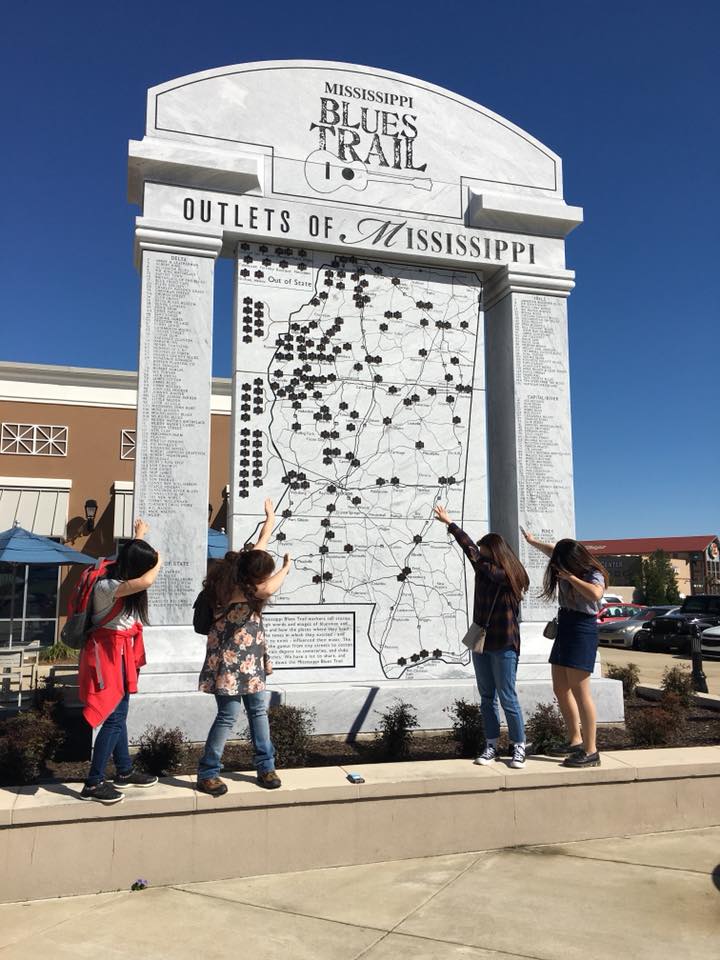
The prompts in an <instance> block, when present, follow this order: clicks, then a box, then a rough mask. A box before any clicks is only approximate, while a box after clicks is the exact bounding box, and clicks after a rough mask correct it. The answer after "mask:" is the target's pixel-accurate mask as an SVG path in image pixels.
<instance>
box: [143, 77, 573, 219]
mask: <svg viewBox="0 0 720 960" xmlns="http://www.w3.org/2000/svg"><path fill="white" fill-rule="evenodd" d="M146 132H147V137H146V145H147V144H148V141H150V142H151V143H152V142H155V143H157V141H158V140H161V141H165V142H166V143H167V141H175V142H176V143H177V142H178V141H180V142H182V143H183V144H185V145H186V146H190V145H191V146H192V149H194V150H196V151H198V152H199V154H198V155H203V156H208V155H209V153H215V154H216V155H217V156H220V157H224V158H225V160H226V163H225V166H228V165H230V166H231V165H232V162H233V161H231V160H230V159H229V155H234V156H235V158H236V159H235V161H234V162H236V163H238V162H239V159H240V157H243V158H253V157H255V158H256V160H257V161H258V163H259V165H260V167H261V169H262V174H261V177H260V181H259V182H260V183H261V186H260V190H261V192H262V193H263V194H264V195H266V196H269V195H276V196H286V197H288V198H291V197H294V198H298V199H303V200H312V201H317V200H321V201H322V200H326V201H332V203H333V204H350V205H353V206H358V205H360V206H363V207H380V208H393V209H404V210H408V211H415V212H417V213H419V214H422V215H426V216H435V217H441V218H452V219H455V218H458V219H460V218H462V217H463V216H464V215H465V211H466V210H467V207H468V203H469V202H471V201H472V197H473V196H479V195H482V194H486V195H487V194H493V195H497V194H504V195H506V196H507V195H515V196H516V197H518V198H520V197H524V198H527V199H528V200H529V201H530V203H531V204H532V202H550V203H551V204H552V202H553V201H555V202H557V201H560V202H561V203H562V166H561V161H560V158H559V157H558V156H557V155H556V154H555V153H553V151H551V150H549V149H548V148H547V147H546V146H544V145H543V144H542V143H540V142H539V141H538V140H537V139H535V138H534V137H532V136H530V135H529V134H528V133H526V132H525V131H524V130H522V129H520V128H519V127H517V126H516V125H515V124H513V123H511V122H510V121H509V120H506V119H505V118H503V117H500V116H498V115H497V114H495V113H493V112H492V111H490V110H488V109H486V108H485V107H483V106H481V105H480V104H477V103H474V102H472V101H471V100H468V99H467V98H465V97H462V96H460V95H459V94H456V93H454V92H452V91H450V90H446V89H444V88H442V87H439V86H436V85H434V84H431V83H428V82H426V81H424V80H420V79H417V78H415V77H409V76H405V75H403V74H399V73H394V72H391V71H388V70H380V69H376V68H373V67H367V66H360V65H356V64H346V63H334V62H330V61H312V60H310V61H305V60H280V61H261V62H257V63H245V64H236V65H233V66H227V67H221V68H217V69H213V70H206V71H203V72H200V73H195V74H190V75H188V76H185V77H179V78H177V79H174V80H170V81H168V82H166V83H162V84H159V85H158V86H155V87H152V88H150V90H149V91H148V107H147V131H146ZM168 147H170V145H169V144H168ZM178 149H181V148H180V146H179V144H178ZM140 152H143V151H140ZM182 162H183V163H185V162H186V161H185V160H183V161H182ZM209 165H210V166H214V165H216V164H212V163H211V164H209ZM238 169H239V168H238Z"/></svg>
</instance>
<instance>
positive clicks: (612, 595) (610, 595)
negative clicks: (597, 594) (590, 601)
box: [602, 593, 625, 603]
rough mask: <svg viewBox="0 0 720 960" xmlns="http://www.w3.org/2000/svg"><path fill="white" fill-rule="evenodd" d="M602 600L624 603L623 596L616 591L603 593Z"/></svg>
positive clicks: (604, 601)
mask: <svg viewBox="0 0 720 960" xmlns="http://www.w3.org/2000/svg"><path fill="white" fill-rule="evenodd" d="M602 602H603V603H625V601H624V600H623V598H622V597H621V596H620V595H619V594H617V593H604V594H603V598H602Z"/></svg>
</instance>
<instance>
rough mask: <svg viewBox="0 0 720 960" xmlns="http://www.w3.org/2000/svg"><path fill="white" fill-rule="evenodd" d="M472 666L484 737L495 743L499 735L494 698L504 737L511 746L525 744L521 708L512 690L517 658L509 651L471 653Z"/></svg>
mask: <svg viewBox="0 0 720 960" xmlns="http://www.w3.org/2000/svg"><path fill="white" fill-rule="evenodd" d="M472 658H473V666H474V667H475V677H476V678H477V685H478V690H479V691H480V712H481V713H482V718H483V725H484V727H485V736H486V737H487V739H488V740H497V738H498V737H499V736H500V712H499V711H498V698H499V699H500V703H501V704H502V708H503V713H504V714H505V719H506V720H507V725H508V734H509V736H510V740H511V741H512V742H513V743H525V725H524V724H523V715H522V709H521V707H520V701H519V700H518V695H517V693H516V691H515V675H516V673H517V662H518V655H517V652H516V651H515V650H513V649H512V648H507V649H506V650H495V651H492V652H486V653H473V655H472Z"/></svg>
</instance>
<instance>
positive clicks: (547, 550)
mask: <svg viewBox="0 0 720 960" xmlns="http://www.w3.org/2000/svg"><path fill="white" fill-rule="evenodd" d="M520 532H521V533H522V535H523V536H524V537H525V539H526V540H527V542H528V543H529V544H530V546H531V547H535V549H536V550H540V551H541V553H544V554H545V556H546V557H551V556H552V554H553V550H554V549H555V545H554V544H552V543H543V542H542V541H541V540H538V539H537V537H534V536H533V535H532V534H531V533H530V532H529V531H528V530H526V529H525V528H524V527H520Z"/></svg>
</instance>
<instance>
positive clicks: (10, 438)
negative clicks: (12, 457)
mask: <svg viewBox="0 0 720 960" xmlns="http://www.w3.org/2000/svg"><path fill="white" fill-rule="evenodd" d="M67 451H68V428H67V427H58V426H51V425H49V424H43V423H3V425H2V430H1V432H0V453H20V454H25V455H26V456H39V457H66V456H67Z"/></svg>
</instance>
